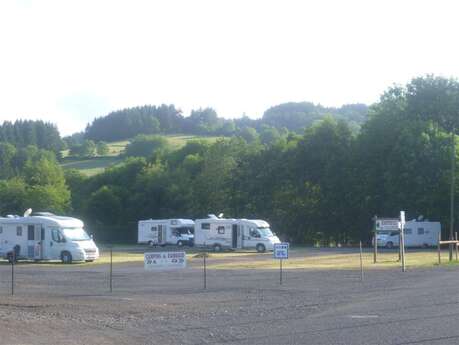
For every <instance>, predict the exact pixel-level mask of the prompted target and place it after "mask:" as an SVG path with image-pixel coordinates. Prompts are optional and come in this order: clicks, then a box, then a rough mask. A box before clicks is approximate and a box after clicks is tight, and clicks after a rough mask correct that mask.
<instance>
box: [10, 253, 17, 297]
mask: <svg viewBox="0 0 459 345" xmlns="http://www.w3.org/2000/svg"><path fill="white" fill-rule="evenodd" d="M12 258H13V260H11V296H14V262H15V261H16V250H15V248H13V254H12Z"/></svg>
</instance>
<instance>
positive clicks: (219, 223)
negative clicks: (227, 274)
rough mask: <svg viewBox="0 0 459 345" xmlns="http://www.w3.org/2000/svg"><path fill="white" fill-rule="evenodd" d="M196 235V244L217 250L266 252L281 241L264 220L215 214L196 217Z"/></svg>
mask: <svg viewBox="0 0 459 345" xmlns="http://www.w3.org/2000/svg"><path fill="white" fill-rule="evenodd" d="M194 236H195V238H194V242H195V245H196V246H200V247H210V248H213V250H215V251H220V250H222V249H223V248H231V249H250V248H254V249H256V250H257V251H258V252H264V251H266V250H273V247H274V244H275V243H280V240H279V238H278V237H277V236H275V235H274V234H273V233H272V232H271V229H270V226H269V224H268V223H267V222H265V221H264V220H259V219H226V218H218V217H216V216H213V215H209V218H207V219H196V221H195V233H194Z"/></svg>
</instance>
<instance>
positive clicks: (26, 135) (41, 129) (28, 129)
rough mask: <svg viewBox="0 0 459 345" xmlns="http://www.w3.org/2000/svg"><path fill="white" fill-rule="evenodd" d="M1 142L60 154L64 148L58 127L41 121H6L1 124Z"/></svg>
mask: <svg viewBox="0 0 459 345" xmlns="http://www.w3.org/2000/svg"><path fill="white" fill-rule="evenodd" d="M0 142H7V143H10V144H12V145H14V146H16V147H26V146H29V145H33V146H36V147H38V148H40V149H45V150H49V151H53V152H54V153H56V154H58V153H59V152H60V151H61V150H62V149H63V148H64V145H65V144H64V142H63V141H62V139H61V137H60V135H59V131H58V129H57V127H56V126H55V125H54V124H52V123H48V122H44V121H41V120H36V121H33V120H16V121H14V122H11V121H5V122H3V123H2V124H0Z"/></svg>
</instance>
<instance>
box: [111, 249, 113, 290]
mask: <svg viewBox="0 0 459 345" xmlns="http://www.w3.org/2000/svg"><path fill="white" fill-rule="evenodd" d="M112 281H113V246H112V245H111V246H110V292H113V283H112Z"/></svg>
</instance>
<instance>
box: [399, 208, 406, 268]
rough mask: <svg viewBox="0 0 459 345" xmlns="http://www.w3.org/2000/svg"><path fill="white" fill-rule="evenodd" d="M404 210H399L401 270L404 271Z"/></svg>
mask: <svg viewBox="0 0 459 345" xmlns="http://www.w3.org/2000/svg"><path fill="white" fill-rule="evenodd" d="M404 229H405V211H400V254H401V260H400V261H401V262H402V272H405V271H406V267H405V230H404Z"/></svg>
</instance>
